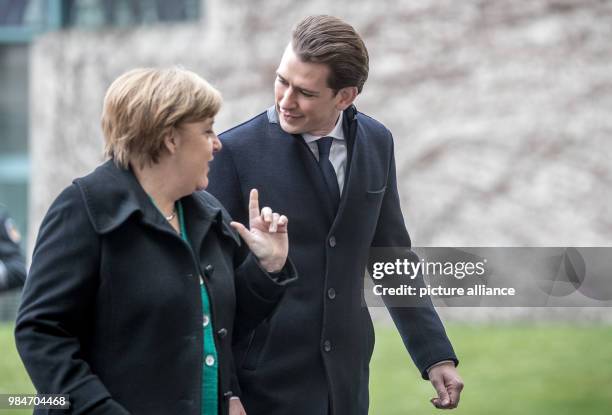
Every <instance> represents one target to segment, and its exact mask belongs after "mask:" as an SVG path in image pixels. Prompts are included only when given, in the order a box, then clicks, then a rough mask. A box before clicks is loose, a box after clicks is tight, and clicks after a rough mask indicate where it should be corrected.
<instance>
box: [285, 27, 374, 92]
mask: <svg viewBox="0 0 612 415" xmlns="http://www.w3.org/2000/svg"><path fill="white" fill-rule="evenodd" d="M291 46H292V48H293V52H294V53H295V54H296V55H297V56H298V57H299V58H300V59H301V60H302V61H304V62H313V63H322V64H326V65H328V66H329V68H330V75H329V78H328V79H327V84H328V86H329V87H330V88H331V89H333V90H334V91H335V92H338V91H339V90H340V89H342V88H345V87H350V86H355V87H357V90H358V91H359V92H361V90H362V89H363V84H364V83H365V81H366V79H368V64H369V57H368V50H367V49H366V47H365V44H364V43H363V40H362V39H361V37H360V36H359V35H358V34H357V32H356V31H355V29H354V28H353V26H351V25H349V24H348V23H346V22H345V21H343V20H341V19H339V18H337V17H333V16H327V15H316V16H308V17H306V18H305V19H303V20H302V21H301V22H299V23H298V24H297V25H296V26H295V28H294V29H293V34H292V41H291Z"/></svg>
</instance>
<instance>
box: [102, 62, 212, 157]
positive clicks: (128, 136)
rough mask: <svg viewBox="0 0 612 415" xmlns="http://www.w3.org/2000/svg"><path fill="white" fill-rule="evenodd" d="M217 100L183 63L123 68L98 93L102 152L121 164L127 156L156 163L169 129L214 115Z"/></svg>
mask: <svg viewBox="0 0 612 415" xmlns="http://www.w3.org/2000/svg"><path fill="white" fill-rule="evenodd" d="M221 102H222V100H221V94H220V93H219V91H217V90H216V89H215V88H213V87H212V86H211V85H210V84H209V83H208V82H206V81H205V80H204V79H202V78H201V77H200V76H198V75H196V74H195V73H194V72H191V71H188V70H186V69H183V68H178V67H174V68H167V69H154V68H138V69H133V70H131V71H129V72H126V73H124V74H123V75H121V76H120V77H119V78H117V79H116V80H115V81H114V82H113V83H112V84H111V86H110V87H109V88H108V90H107V91H106V96H105V97H104V108H103V110H102V131H103V133H104V141H105V146H104V154H105V155H106V156H107V157H110V158H112V159H113V160H114V161H115V163H116V164H117V165H118V166H119V167H123V168H127V167H128V165H129V162H130V161H131V160H134V161H137V162H138V163H140V165H141V166H144V165H145V164H154V163H157V162H158V161H159V157H160V155H161V154H162V152H163V151H164V137H165V136H166V134H170V133H171V130H172V128H174V127H177V126H179V124H181V123H185V122H198V121H203V120H205V119H207V118H211V117H214V116H215V115H216V114H217V112H219V108H220V107H221Z"/></svg>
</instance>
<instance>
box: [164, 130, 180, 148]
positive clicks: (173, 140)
mask: <svg viewBox="0 0 612 415" xmlns="http://www.w3.org/2000/svg"><path fill="white" fill-rule="evenodd" d="M164 147H166V150H168V153H170V154H174V153H176V149H177V147H178V137H177V131H176V128H174V127H171V128H170V129H169V130H168V131H167V132H166V133H164Z"/></svg>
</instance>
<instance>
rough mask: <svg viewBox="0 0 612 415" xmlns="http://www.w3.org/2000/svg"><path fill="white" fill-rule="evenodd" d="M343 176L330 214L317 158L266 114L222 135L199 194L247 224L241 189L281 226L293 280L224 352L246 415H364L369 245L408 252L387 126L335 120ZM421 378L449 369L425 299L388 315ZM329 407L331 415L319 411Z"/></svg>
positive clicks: (355, 115) (358, 118) (444, 342)
mask: <svg viewBox="0 0 612 415" xmlns="http://www.w3.org/2000/svg"><path fill="white" fill-rule="evenodd" d="M343 127H344V132H345V137H346V139H347V149H348V160H347V174H346V180H345V184H344V189H343V192H342V197H341V201H340V205H339V208H338V211H337V212H333V208H332V204H331V200H330V199H329V197H328V191H327V187H326V185H325V182H324V179H323V175H322V173H321V171H320V169H319V166H318V163H317V160H316V159H315V157H314V155H313V154H312V152H311V151H310V149H309V148H308V147H307V145H306V144H305V142H304V140H303V139H302V137H301V136H299V135H291V134H288V133H286V132H284V131H283V130H282V129H281V127H280V124H279V122H278V115H277V113H276V111H275V109H274V108H273V107H272V108H270V109H269V110H268V111H266V112H263V113H261V114H259V115H258V116H256V117H254V118H253V119H251V120H249V121H247V122H245V123H243V124H241V125H239V126H237V127H235V128H232V129H231V130H229V131H227V132H225V133H223V134H221V141H222V143H223V149H222V150H221V152H220V153H219V154H217V155H216V156H215V160H214V162H213V165H212V169H211V173H210V180H209V181H210V184H209V188H208V190H209V191H210V192H211V193H212V194H213V195H215V196H216V197H217V198H218V199H219V200H220V201H221V203H222V204H223V205H224V206H225V207H226V208H227V210H228V211H229V213H230V214H231V215H232V217H233V218H234V220H238V221H242V222H243V223H247V220H248V209H247V205H248V200H249V197H248V195H249V191H250V189H252V188H257V189H258V190H259V198H260V205H261V206H270V207H272V208H273V209H274V211H276V212H281V213H283V214H285V215H287V217H288V218H289V228H288V229H289V245H290V246H289V251H290V252H289V255H290V257H291V258H292V259H293V261H294V263H295V265H296V267H297V269H298V272H299V274H300V279H299V281H298V282H297V283H296V284H294V285H292V286H291V287H289V288H288V289H287V291H286V293H285V296H284V297H283V299H282V300H281V302H280V303H279V305H278V308H277V310H276V312H275V313H274V315H273V316H272V317H271V318H270V319H269V320H267V321H266V322H264V323H263V324H261V325H260V326H259V327H258V328H257V329H256V330H254V331H253V332H251V333H248V334H247V335H246V336H244V337H243V339H242V340H238V341H237V342H236V344H235V345H234V353H235V358H236V364H237V366H238V377H239V380H240V384H241V388H242V396H241V399H242V401H243V403H244V405H245V408H246V410H247V413H249V414H254V415H258V414H266V415H281V414H282V415H285V414H288V413H291V414H294V415H302V414H303V415H320V414H327V413H333V414H337V415H354V414H367V410H368V409H367V408H368V373H369V369H368V367H369V362H370V357H371V355H372V350H373V347H374V329H373V325H372V320H371V318H370V314H369V312H368V309H367V307H365V306H364V305H363V291H362V287H363V280H362V279H363V276H364V271H365V268H366V265H367V263H368V255H369V250H370V247H377V246H378V247H389V246H393V247H399V246H403V247H409V246H410V238H409V236H408V233H407V231H406V227H405V225H404V220H403V216H402V212H401V209H400V202H399V195H398V191H397V183H396V175H395V162H394V156H393V139H392V136H391V133H390V132H389V130H387V128H385V127H384V126H383V125H382V124H380V123H379V122H377V121H376V120H374V119H372V118H370V117H368V116H366V115H364V114H362V113H359V112H357V111H356V109H355V108H354V107H350V108H349V109H347V110H346V111H344V120H343ZM390 312H391V315H392V317H393V319H394V321H395V324H396V326H397V328H398V330H399V332H400V334H401V336H402V339H403V341H404V343H405V345H406V347H407V348H408V351H409V352H410V354H411V356H412V358H413V360H414V362H415V364H416V366H417V367H418V369H419V370H420V372H421V374H422V376H423V377H424V378H427V371H426V369H427V368H428V367H429V366H430V365H432V364H433V363H436V362H439V361H441V360H446V359H450V360H454V361H455V362H457V359H456V357H455V354H454V352H453V349H452V346H451V344H450V342H449V340H448V338H447V336H446V334H445V331H444V327H443V326H442V323H441V322H440V319H439V318H438V315H437V313H436V312H435V310H434V308H433V306H431V302H429V303H428V307H419V308H390ZM329 408H331V410H329Z"/></svg>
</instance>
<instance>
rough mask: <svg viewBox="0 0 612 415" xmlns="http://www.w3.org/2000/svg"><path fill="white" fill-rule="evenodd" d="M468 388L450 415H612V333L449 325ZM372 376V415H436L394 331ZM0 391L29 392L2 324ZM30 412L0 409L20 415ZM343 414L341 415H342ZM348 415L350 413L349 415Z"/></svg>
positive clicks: (384, 333) (386, 336) (378, 352)
mask: <svg viewBox="0 0 612 415" xmlns="http://www.w3.org/2000/svg"><path fill="white" fill-rule="evenodd" d="M448 332H449V336H450V337H451V339H452V340H453V344H454V346H455V349H456V352H457V354H458V356H459V358H460V359H461V366H460V373H461V376H462V377H463V380H464V382H465V385H466V386H465V390H464V393H463V397H462V400H461V405H460V408H459V409H457V410H455V411H453V412H451V413H455V414H458V415H459V414H470V415H478V414H487V415H490V414H495V415H505V414H508V415H510V414H512V415H529V414H533V415H547V414H551V415H565V414H568V415H569V414H580V415H586V414H597V415H599V414H601V415H604V414H609V413H612V328H610V327H606V326H571V325H558V324H557V325H525V324H522V325H517V324H513V325H497V326H469V325H456V324H452V325H449V326H448ZM376 333H377V339H376V347H375V351H374V357H373V359H372V371H371V379H370V389H371V396H370V398H371V410H370V413H371V414H372V415H400V414H402V415H408V414H419V415H420V414H434V413H440V411H439V410H436V409H435V408H433V407H432V406H431V404H430V403H429V398H431V397H433V396H434V392H433V388H432V387H431V385H430V384H429V382H426V381H423V380H420V377H419V374H418V373H417V370H416V369H415V368H414V366H413V364H412V362H411V360H410V358H409V357H408V355H407V353H406V352H405V351H404V348H403V345H402V344H401V341H400V339H399V337H398V335H397V333H396V331H395V330H394V329H393V328H391V327H382V326H379V327H377V329H376ZM0 353H1V354H0V393H32V392H33V387H32V385H31V384H30V382H29V379H28V376H27V374H26V373H25V371H24V369H23V366H22V365H21V361H20V360H19V358H18V356H17V352H16V350H15V346H14V342H13V335H12V327H11V326H8V325H1V326H0ZM27 413H31V411H17V410H4V411H3V410H1V409H0V414H6V415H20V414H27ZM341 415H345V414H341ZM346 415H350V414H346Z"/></svg>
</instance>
